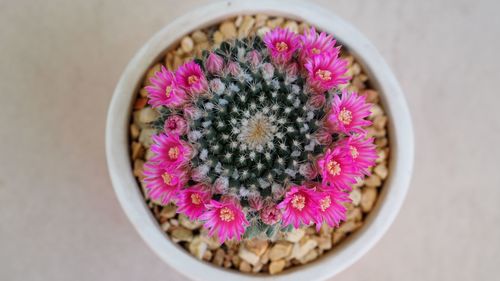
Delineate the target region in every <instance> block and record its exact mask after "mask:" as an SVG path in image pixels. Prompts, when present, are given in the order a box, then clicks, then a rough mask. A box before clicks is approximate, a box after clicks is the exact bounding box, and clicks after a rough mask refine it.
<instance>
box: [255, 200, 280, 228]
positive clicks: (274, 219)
mask: <svg viewBox="0 0 500 281" xmlns="http://www.w3.org/2000/svg"><path fill="white" fill-rule="evenodd" d="M259 214H260V220H261V221H262V222H263V223H265V224H267V225H273V224H276V223H278V222H279V221H280V220H281V218H282V214H281V210H280V209H278V206H277V205H276V204H274V203H271V202H266V203H265V204H264V207H263V208H262V209H261V210H260V213H259Z"/></svg>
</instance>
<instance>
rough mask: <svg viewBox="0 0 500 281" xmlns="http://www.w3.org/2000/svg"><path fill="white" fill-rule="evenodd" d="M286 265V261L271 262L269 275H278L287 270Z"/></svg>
mask: <svg viewBox="0 0 500 281" xmlns="http://www.w3.org/2000/svg"><path fill="white" fill-rule="evenodd" d="M285 264H286V261H285V260H277V261H273V262H271V264H269V273H270V274H277V273H280V272H282V271H283V269H285Z"/></svg>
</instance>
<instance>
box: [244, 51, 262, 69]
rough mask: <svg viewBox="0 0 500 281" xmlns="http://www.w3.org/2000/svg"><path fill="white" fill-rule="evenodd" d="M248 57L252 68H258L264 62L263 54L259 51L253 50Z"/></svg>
mask: <svg viewBox="0 0 500 281" xmlns="http://www.w3.org/2000/svg"><path fill="white" fill-rule="evenodd" d="M246 59H247V61H248V63H250V66H251V67H252V68H257V66H259V64H260V63H261V62H262V55H261V54H260V53H259V52H258V51H256V50H253V51H250V52H248V53H247V56H246Z"/></svg>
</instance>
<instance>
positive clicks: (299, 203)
mask: <svg viewBox="0 0 500 281" xmlns="http://www.w3.org/2000/svg"><path fill="white" fill-rule="evenodd" d="M305 206H306V198H305V197H304V196H302V195H300V194H297V195H294V196H293V198H292V207H294V208H295V209H297V210H299V211H302V209H304V207H305Z"/></svg>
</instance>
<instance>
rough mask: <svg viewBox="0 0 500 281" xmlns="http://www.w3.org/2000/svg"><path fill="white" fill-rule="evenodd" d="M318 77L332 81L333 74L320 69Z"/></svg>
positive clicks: (317, 72) (317, 73)
mask: <svg viewBox="0 0 500 281" xmlns="http://www.w3.org/2000/svg"><path fill="white" fill-rule="evenodd" d="M316 75H317V76H318V77H319V78H320V79H321V80H323V81H329V80H332V73H331V72H330V71H328V70H322V69H319V70H318V71H316Z"/></svg>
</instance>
